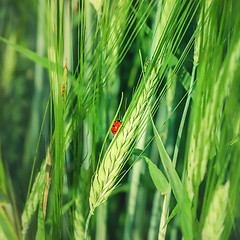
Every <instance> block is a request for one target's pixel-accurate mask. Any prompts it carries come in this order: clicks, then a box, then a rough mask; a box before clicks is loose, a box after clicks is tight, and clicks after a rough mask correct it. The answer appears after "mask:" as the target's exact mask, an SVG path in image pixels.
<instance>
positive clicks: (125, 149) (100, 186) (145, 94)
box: [89, 77, 154, 214]
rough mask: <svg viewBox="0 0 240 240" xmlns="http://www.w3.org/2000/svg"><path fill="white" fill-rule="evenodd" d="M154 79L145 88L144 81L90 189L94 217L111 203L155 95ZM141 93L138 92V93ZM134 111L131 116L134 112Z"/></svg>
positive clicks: (91, 209) (150, 79) (90, 201)
mask: <svg viewBox="0 0 240 240" xmlns="http://www.w3.org/2000/svg"><path fill="white" fill-rule="evenodd" d="M153 86H154V78H153V77H152V78H149V80H148V81H147V82H146V84H145V86H144V84H143V82H142V87H143V88H142V91H141V93H140V94H139V97H138V100H136V101H133V102H132V104H131V105H130V106H129V111H127V112H126V114H125V116H124V118H123V120H122V125H121V127H120V129H119V131H118V132H117V134H116V135H115V137H114V139H113V141H112V143H111V144H110V146H109V147H108V149H107V151H106V153H105V155H104V157H103V160H102V162H101V164H100V167H99V168H98V169H97V171H96V173H95V175H94V178H93V181H92V184H91V189H90V197H89V206H90V212H91V214H93V213H94V210H95V208H96V207H97V206H99V205H100V204H102V203H103V202H104V201H106V200H107V198H108V197H109V195H110V194H111V193H112V191H113V190H114V188H115V187H116V185H117V183H116V182H117V179H118V178H119V175H120V173H121V170H122V168H123V166H124V165H125V163H126V159H127V157H128V156H129V152H130V150H131V147H132V146H133V144H134V143H135V137H136V135H137V133H138V130H139V128H141V126H142V124H143V121H142V119H143V115H144V112H145V110H146V109H147V105H148V104H149V100H150V98H151V96H152V94H153V89H154V87H153ZM138 93H139V92H136V94H138ZM131 109H133V110H132V111H131V113H130V110H131Z"/></svg>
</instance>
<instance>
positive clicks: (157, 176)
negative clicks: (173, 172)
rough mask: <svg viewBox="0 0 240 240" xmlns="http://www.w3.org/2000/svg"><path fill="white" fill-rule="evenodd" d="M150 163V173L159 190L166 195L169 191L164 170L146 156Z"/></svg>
mask: <svg viewBox="0 0 240 240" xmlns="http://www.w3.org/2000/svg"><path fill="white" fill-rule="evenodd" d="M144 158H145V160H146V162H147V164H148V169H149V173H150V175H151V178H152V180H153V183H154V185H155V187H156V188H157V190H159V191H160V192H161V193H162V194H164V195H166V194H167V191H168V181H167V179H166V178H165V176H164V175H163V173H162V171H161V170H160V169H159V168H158V167H157V166H156V164H154V163H153V162H152V161H151V160H150V159H149V158H147V157H145V156H144Z"/></svg>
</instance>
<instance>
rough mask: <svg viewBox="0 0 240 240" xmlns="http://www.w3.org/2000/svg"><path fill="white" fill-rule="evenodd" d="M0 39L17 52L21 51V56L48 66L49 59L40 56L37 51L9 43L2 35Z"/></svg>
mask: <svg viewBox="0 0 240 240" xmlns="http://www.w3.org/2000/svg"><path fill="white" fill-rule="evenodd" d="M0 40H2V41H3V42H4V43H6V44H8V45H9V46H11V47H13V48H14V49H15V50H16V51H17V52H19V53H21V54H22V55H23V56H25V57H26V58H28V59H29V60H31V61H33V62H35V63H39V64H41V65H42V66H43V67H45V68H47V69H48V68H49V60H48V59H47V58H45V57H42V56H40V55H38V54H37V53H35V52H33V51H31V50H29V49H27V48H25V47H22V46H20V45H18V44H14V43H11V42H9V41H8V40H7V39H5V38H3V37H0Z"/></svg>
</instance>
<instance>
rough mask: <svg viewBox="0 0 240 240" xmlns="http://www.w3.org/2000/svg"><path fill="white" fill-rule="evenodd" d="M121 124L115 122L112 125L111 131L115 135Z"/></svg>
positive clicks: (119, 121) (120, 122)
mask: <svg viewBox="0 0 240 240" xmlns="http://www.w3.org/2000/svg"><path fill="white" fill-rule="evenodd" d="M121 124H122V121H121V120H117V121H115V122H114V123H113V125H112V128H111V131H112V133H113V134H114V135H115V134H116V133H117V131H118V129H119V128H120V126H121Z"/></svg>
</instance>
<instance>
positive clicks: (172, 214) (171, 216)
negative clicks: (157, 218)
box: [163, 204, 180, 228]
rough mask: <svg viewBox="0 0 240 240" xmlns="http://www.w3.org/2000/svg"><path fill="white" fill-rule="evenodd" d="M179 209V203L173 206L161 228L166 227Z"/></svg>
mask: <svg viewBox="0 0 240 240" xmlns="http://www.w3.org/2000/svg"><path fill="white" fill-rule="evenodd" d="M179 210H180V208H179V204H177V205H176V206H175V208H174V209H173V210H172V212H171V214H170V216H169V217H168V219H167V221H166V223H165V224H164V226H163V228H165V227H166V225H167V224H168V223H169V222H170V221H171V220H172V219H173V218H174V217H175V216H176V215H177V213H178V211H179Z"/></svg>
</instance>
